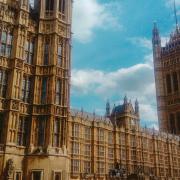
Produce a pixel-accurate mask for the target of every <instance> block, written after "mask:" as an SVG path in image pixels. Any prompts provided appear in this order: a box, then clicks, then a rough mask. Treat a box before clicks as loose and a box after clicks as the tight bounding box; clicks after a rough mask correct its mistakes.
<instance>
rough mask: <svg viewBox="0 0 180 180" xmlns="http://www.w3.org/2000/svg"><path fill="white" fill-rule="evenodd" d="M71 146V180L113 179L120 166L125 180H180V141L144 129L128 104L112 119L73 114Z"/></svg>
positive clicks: (114, 110)
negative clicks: (113, 173)
mask: <svg viewBox="0 0 180 180" xmlns="http://www.w3.org/2000/svg"><path fill="white" fill-rule="evenodd" d="M68 143H69V144H68V147H69V148H68V150H69V152H70V158H71V163H70V165H71V167H70V169H71V179H91V180H93V179H113V178H112V177H115V176H113V175H112V176H111V175H110V174H109V173H110V172H111V170H112V169H115V168H116V164H117V163H118V164H119V166H120V169H122V170H124V173H123V177H124V179H126V178H128V177H129V179H131V176H132V177H133V175H134V178H135V179H136V178H137V177H136V175H138V177H139V178H141V179H164V180H165V179H168V180H169V179H180V147H179V143H180V138H179V137H178V136H173V135H171V134H167V133H161V132H159V131H156V130H153V129H147V128H141V127H140V124H139V114H138V113H137V112H136V111H135V110H134V108H133V107H132V104H131V103H126V101H125V103H124V104H123V105H119V106H117V107H114V108H113V110H112V113H111V114H110V116H109V117H108V118H107V117H106V118H105V117H100V116H96V115H95V114H89V113H86V112H83V111H75V110H72V111H71V118H70V120H69V141H68ZM119 179H123V178H119Z"/></svg>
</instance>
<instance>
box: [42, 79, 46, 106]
mask: <svg viewBox="0 0 180 180" xmlns="http://www.w3.org/2000/svg"><path fill="white" fill-rule="evenodd" d="M46 96H47V78H43V79H42V94H41V103H42V104H45V103H46V99H47V97H46Z"/></svg>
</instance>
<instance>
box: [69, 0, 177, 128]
mask: <svg viewBox="0 0 180 180" xmlns="http://www.w3.org/2000/svg"><path fill="white" fill-rule="evenodd" d="M172 2H173V0H148V1H147V0H74V5H73V30H72V31H73V52H72V82H71V84H72V90H71V106H72V107H73V108H79V109H80V108H81V107H83V108H84V110H86V111H89V112H93V111H95V112H96V113H97V114H104V113H105V103H106V101H107V99H109V101H110V102H111V106H113V105H114V104H116V105H118V104H119V103H121V102H122V99H123V97H124V95H125V94H126V95H127V96H128V97H129V99H131V101H132V102H134V101H135V99H136V98H137V99H138V100H139V102H140V111H141V120H142V122H141V123H142V125H147V126H148V127H153V126H154V127H157V124H158V123H157V113H156V99H155V85H154V75H153V64H152V47H151V46H152V45H151V34H152V27H153V22H154V21H156V22H157V23H158V26H159V29H160V32H161V36H162V41H163V43H165V42H166V41H167V39H168V37H169V34H170V33H171V32H172V30H173V28H174V23H175V21H174V14H173V6H172V4H173V3H172ZM177 6H178V7H177V9H178V10H179V7H180V0H177ZM178 14H179V11H178Z"/></svg>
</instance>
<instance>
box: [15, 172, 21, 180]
mask: <svg viewBox="0 0 180 180" xmlns="http://www.w3.org/2000/svg"><path fill="white" fill-rule="evenodd" d="M15 180H22V173H21V172H16V173H15Z"/></svg>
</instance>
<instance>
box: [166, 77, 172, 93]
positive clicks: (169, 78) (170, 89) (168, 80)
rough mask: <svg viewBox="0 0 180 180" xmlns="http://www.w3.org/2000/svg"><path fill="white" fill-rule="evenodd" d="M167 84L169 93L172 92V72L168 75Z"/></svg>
mask: <svg viewBox="0 0 180 180" xmlns="http://www.w3.org/2000/svg"><path fill="white" fill-rule="evenodd" d="M166 86H167V93H171V92H172V86H171V75H170V74H167V75H166Z"/></svg>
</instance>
